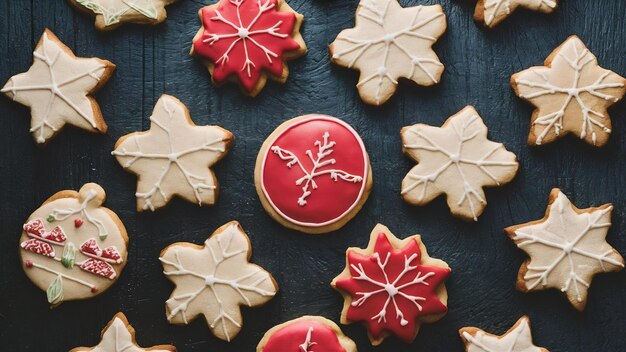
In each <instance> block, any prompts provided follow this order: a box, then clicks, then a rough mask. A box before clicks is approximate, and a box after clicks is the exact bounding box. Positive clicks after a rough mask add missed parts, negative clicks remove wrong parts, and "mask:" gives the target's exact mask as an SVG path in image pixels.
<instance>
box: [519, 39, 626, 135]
mask: <svg viewBox="0 0 626 352" xmlns="http://www.w3.org/2000/svg"><path fill="white" fill-rule="evenodd" d="M511 86H512V87H513V89H514V90H515V94H517V95H518V96H519V97H520V98H522V99H525V100H527V101H528V102H530V103H531V104H532V105H534V106H535V107H536V109H535V112H534V113H533V116H532V119H531V127H530V134H529V136H528V144H529V145H531V146H533V145H541V144H545V143H550V142H553V141H555V140H556V139H558V138H560V137H562V136H563V135H566V134H568V133H572V134H575V135H577V136H578V137H579V138H580V139H583V140H585V141H586V142H587V143H589V144H592V145H594V146H597V147H601V146H603V145H605V144H606V143H607V142H608V140H609V135H610V133H611V118H610V117H609V113H608V112H607V109H608V108H609V107H610V106H611V105H613V104H615V103H616V102H618V101H619V100H620V99H622V97H623V96H624V93H626V78H624V77H621V76H619V75H618V74H616V73H615V72H613V71H609V70H606V69H604V68H602V67H600V66H599V65H598V60H597V59H596V57H595V56H594V55H593V54H592V53H591V52H590V51H589V49H587V47H585V44H584V43H583V42H582V41H581V40H580V39H579V38H578V37H576V36H571V37H569V38H568V39H567V40H566V41H565V42H564V43H563V44H561V46H559V47H558V48H556V50H554V51H553V52H552V54H550V56H548V58H547V59H546V61H545V66H540V67H531V68H529V69H527V70H525V71H522V72H519V73H516V74H514V75H513V76H512V77H511Z"/></svg>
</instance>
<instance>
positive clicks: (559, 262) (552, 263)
mask: <svg viewBox="0 0 626 352" xmlns="http://www.w3.org/2000/svg"><path fill="white" fill-rule="evenodd" d="M612 211H613V206H612V205H611V204H605V205H602V206H600V207H597V208H587V209H578V208H576V207H575V206H574V205H573V204H572V203H571V202H570V201H569V199H567V197H566V196H565V195H564V194H563V193H561V191H560V190H559V189H556V188H555V189H553V190H552V192H550V201H549V203H548V209H547V210H546V215H545V216H544V218H543V219H541V220H536V221H531V222H529V223H526V224H521V225H515V226H511V227H508V228H506V229H505V231H506V233H507V234H508V235H509V237H510V238H511V239H512V240H513V241H514V242H515V244H517V246H518V247H519V248H520V249H522V250H524V251H525V252H526V253H527V254H528V257H529V258H528V259H527V260H526V261H525V262H524V263H523V264H522V266H521V268H520V270H519V275H518V277H517V288H518V289H519V290H521V291H524V292H529V291H538V290H543V289H547V288H556V289H558V290H561V292H563V293H564V294H565V296H566V297H567V299H568V300H569V301H570V303H571V304H572V305H573V306H574V307H575V308H576V309H578V310H580V311H582V310H583V309H585V305H586V304H587V293H588V292H587V290H588V288H589V286H590V285H591V281H592V279H593V277H594V276H595V275H596V274H599V273H603V272H614V271H620V270H622V269H623V268H624V258H622V256H621V255H620V254H619V253H618V252H617V251H616V250H615V249H614V248H613V247H611V246H610V245H609V244H608V243H607V242H606V235H607V232H608V230H609V227H610V226H611V212H612Z"/></svg>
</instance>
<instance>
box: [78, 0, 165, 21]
mask: <svg viewBox="0 0 626 352" xmlns="http://www.w3.org/2000/svg"><path fill="white" fill-rule="evenodd" d="M75 1H76V2H77V3H79V4H80V5H82V6H84V7H85V8H86V9H88V10H90V11H92V12H93V13H94V14H96V15H101V16H102V18H103V20H104V25H105V26H110V25H113V24H117V23H119V22H120V21H121V20H122V17H123V16H124V15H127V14H128V13H129V12H133V11H135V12H137V13H139V14H141V15H143V16H144V17H146V18H149V19H152V20H156V19H157V18H158V10H157V7H156V3H157V2H159V3H161V2H162V1H155V0H75Z"/></svg>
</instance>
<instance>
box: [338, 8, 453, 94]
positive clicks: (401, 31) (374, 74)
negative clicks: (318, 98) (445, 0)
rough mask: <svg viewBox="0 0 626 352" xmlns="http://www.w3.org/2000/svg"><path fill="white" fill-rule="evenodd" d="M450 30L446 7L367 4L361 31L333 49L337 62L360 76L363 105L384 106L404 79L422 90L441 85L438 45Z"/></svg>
mask: <svg viewBox="0 0 626 352" xmlns="http://www.w3.org/2000/svg"><path fill="white" fill-rule="evenodd" d="M446 26H447V25H446V16H445V14H444V13H443V9H442V8H441V5H433V6H414V7H407V8H402V6H400V4H399V3H398V1H397V0H361V2H360V3H359V6H358V8H357V12H356V25H355V27H354V28H350V29H346V30H343V31H342V32H341V33H339V35H338V36H337V38H336V39H335V41H334V42H333V43H332V44H330V55H331V61H332V62H333V63H335V64H337V65H339V66H343V67H347V68H353V69H356V70H359V71H360V72H361V75H360V78H359V83H358V84H357V88H358V90H359V95H360V96H361V99H363V101H364V102H366V103H368V104H372V105H382V104H384V103H385V102H386V101H387V100H389V98H391V96H392V95H393V94H394V93H395V92H396V89H397V86H398V79H400V78H405V79H408V80H411V81H413V82H415V83H417V84H419V85H422V86H431V85H433V84H436V83H439V79H440V78H441V74H442V73H443V69H444V67H443V64H442V63H441V62H440V61H439V58H438V57H437V54H435V52H434V51H433V50H432V45H433V44H434V43H435V42H436V41H437V39H438V38H439V37H440V36H441V35H442V34H443V33H444V32H445V31H446Z"/></svg>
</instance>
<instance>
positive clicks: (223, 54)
mask: <svg viewBox="0 0 626 352" xmlns="http://www.w3.org/2000/svg"><path fill="white" fill-rule="evenodd" d="M201 19H202V22H203V27H202V28H201V29H200V37H199V38H197V39H194V50H193V52H197V53H199V54H200V55H201V56H206V57H208V58H210V59H211V60H212V62H213V64H214V67H213V69H212V73H213V79H214V80H215V81H216V82H218V83H219V82H222V81H224V80H225V79H227V78H228V76H229V75H231V74H236V75H237V76H238V77H239V79H240V81H241V83H242V85H243V86H244V87H245V89H246V90H247V91H248V92H251V91H253V90H254V89H255V87H257V85H258V84H259V83H260V79H261V72H262V70H263V69H266V70H268V71H269V72H270V73H271V74H272V75H274V76H275V77H279V78H280V79H281V80H282V79H283V78H286V72H285V67H284V66H285V64H284V61H283V60H285V59H286V58H287V57H289V58H292V57H293V56H299V55H296V54H294V52H299V53H304V52H305V51H306V46H305V45H304V41H303V40H302V37H301V35H300V34H299V32H298V30H299V26H300V24H299V22H300V21H301V20H302V17H301V16H300V15H298V14H296V13H295V11H293V10H291V8H289V6H288V5H287V4H286V3H285V2H284V0H222V1H220V2H219V3H218V4H215V5H212V6H208V7H206V8H204V9H202V10H201ZM290 54H294V55H293V56H289V55H290ZM260 84H261V85H263V84H264V79H263V82H261V83H260Z"/></svg>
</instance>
